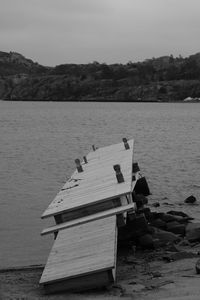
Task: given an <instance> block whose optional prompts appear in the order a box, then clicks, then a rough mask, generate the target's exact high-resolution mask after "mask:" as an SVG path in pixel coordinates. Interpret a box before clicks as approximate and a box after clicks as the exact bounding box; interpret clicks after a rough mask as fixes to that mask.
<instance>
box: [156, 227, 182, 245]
mask: <svg viewBox="0 0 200 300" xmlns="http://www.w3.org/2000/svg"><path fill="white" fill-rule="evenodd" d="M152 237H153V239H154V240H157V244H158V245H159V246H164V245H166V244H169V243H174V242H178V241H180V240H181V239H180V237H179V236H177V235H176V234H174V233H172V232H168V231H164V230H161V229H158V228H155V227H154V232H153V234H152Z"/></svg>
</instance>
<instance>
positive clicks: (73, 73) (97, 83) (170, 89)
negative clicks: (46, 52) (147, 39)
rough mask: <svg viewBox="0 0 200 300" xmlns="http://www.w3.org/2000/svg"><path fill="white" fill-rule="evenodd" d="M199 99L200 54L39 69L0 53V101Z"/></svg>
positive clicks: (17, 57)
mask: <svg viewBox="0 0 200 300" xmlns="http://www.w3.org/2000/svg"><path fill="white" fill-rule="evenodd" d="M188 96H191V97H200V53H197V54H195V55H192V56H189V57H188V58H185V59H184V58H182V57H178V58H174V57H173V56H172V55H171V56H164V57H159V58H153V59H149V60H145V61H144V62H138V63H133V62H129V63H127V64H125V65H122V64H112V65H107V64H99V63H98V62H93V63H90V64H86V65H81V64H80V65H76V64H64V65H59V66H56V67H54V68H52V67H44V66H41V65H39V64H38V63H35V62H33V61H32V60H30V59H26V58H25V57H24V56H23V55H21V54H19V53H15V52H10V53H6V52H0V99H5V100H29V101H31V100H33V101H34V100H35V101H40V100H45V101H48V100H49V101H50V100H51V101H53V100H56V101H76V100H79V101H81V100H82V101H86V100H91V101H92V100H96V101H174V100H176V101H182V100H183V99H184V98H186V97H188Z"/></svg>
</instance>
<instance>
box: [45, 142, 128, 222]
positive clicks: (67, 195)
mask: <svg viewBox="0 0 200 300" xmlns="http://www.w3.org/2000/svg"><path fill="white" fill-rule="evenodd" d="M129 145H130V149H129V150H125V148H124V144H123V143H119V144H117V145H111V146H108V147H103V148H100V149H98V150H96V151H94V152H90V153H89V154H88V156H87V159H88V163H87V164H83V170H84V171H83V172H81V173H78V172H77V171H75V172H74V174H73V175H72V177H71V178H70V179H69V181H68V182H66V183H65V185H64V186H63V188H62V189H61V191H60V192H59V193H58V194H57V196H56V197H55V199H54V200H53V201H52V203H51V204H50V205H49V207H48V208H47V209H46V211H45V212H44V213H43V215H42V218H45V217H49V216H52V215H55V214H58V213H59V212H62V211H67V210H73V209H75V208H81V207H84V206H87V205H90V204H91V203H93V202H94V203H96V202H98V201H105V200H106V199H112V198H114V197H118V196H120V195H123V194H127V193H130V192H131V190H132V160H133V145H134V141H133V140H130V141H129ZM115 164H120V166H121V170H122V173H123V176H124V179H125V182H124V183H120V184H119V183H118V182H117V179H116V176H115V171H114V170H113V165H115Z"/></svg>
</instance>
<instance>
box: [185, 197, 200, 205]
mask: <svg viewBox="0 0 200 300" xmlns="http://www.w3.org/2000/svg"><path fill="white" fill-rule="evenodd" d="M196 201H197V199H196V197H194V196H193V195H191V196H189V197H187V198H186V199H185V201H184V202H185V203H189V204H193V203H195V202H196Z"/></svg>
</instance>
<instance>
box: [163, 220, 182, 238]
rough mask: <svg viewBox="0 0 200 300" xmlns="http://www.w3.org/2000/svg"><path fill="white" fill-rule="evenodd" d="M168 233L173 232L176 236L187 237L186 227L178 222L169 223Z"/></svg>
mask: <svg viewBox="0 0 200 300" xmlns="http://www.w3.org/2000/svg"><path fill="white" fill-rule="evenodd" d="M166 229H167V231H170V232H173V233H175V234H180V235H182V236H184V235H185V225H183V224H179V223H178V222H177V221H173V222H168V223H167V228H166Z"/></svg>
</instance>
